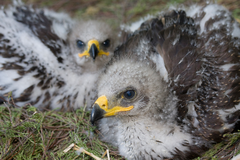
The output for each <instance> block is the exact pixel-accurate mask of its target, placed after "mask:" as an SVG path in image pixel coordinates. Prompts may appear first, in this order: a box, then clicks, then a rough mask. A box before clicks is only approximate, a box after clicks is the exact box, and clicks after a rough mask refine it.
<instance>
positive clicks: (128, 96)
mask: <svg viewBox="0 0 240 160" xmlns="http://www.w3.org/2000/svg"><path fill="white" fill-rule="evenodd" d="M135 94H136V92H135V91H134V90H127V91H125V92H124V93H123V96H124V98H126V99H132V98H134V97H135Z"/></svg>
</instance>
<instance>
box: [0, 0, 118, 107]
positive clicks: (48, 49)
mask: <svg viewBox="0 0 240 160" xmlns="http://www.w3.org/2000/svg"><path fill="white" fill-rule="evenodd" d="M0 19H1V21H0V68H1V71H0V76H1V79H0V86H1V90H0V95H1V97H4V96H6V94H8V93H9V92H12V96H13V98H14V101H15V103H16V104H17V105H19V106H22V105H24V104H26V103H31V104H32V105H34V106H35V107H38V108H40V109H70V108H74V109H76V108H78V107H80V106H85V105H87V106H90V105H91V103H92V99H93V98H95V96H96V89H95V84H96V81H97V78H98V76H99V73H101V71H102V69H103V68H104V66H105V65H106V63H107V62H108V61H109V60H110V58H111V57H112V55H113V50H114V48H115V47H116V44H117V43H118V42H117V37H116V36H115V34H114V33H113V31H112V30H111V28H110V27H109V26H108V25H107V24H105V23H104V22H99V21H94V20H89V21H80V22H78V21H75V20H73V19H71V18H70V17H69V16H68V15H67V14H65V13H56V12H53V11H50V10H47V9H33V8H31V7H28V6H23V5H19V4H16V5H14V6H10V7H8V8H1V9H0ZM91 40H94V42H91V44H90V41H91ZM95 40H96V41H97V42H96V41H95ZM93 43H94V45H95V46H93V45H92V44H93ZM90 47H91V48H90ZM90 52H91V53H92V52H94V53H93V54H90ZM100 52H101V53H104V54H106V55H100ZM81 53H85V55H84V56H82V57H80V54H81Z"/></svg>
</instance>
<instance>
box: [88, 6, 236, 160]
mask: <svg viewBox="0 0 240 160" xmlns="http://www.w3.org/2000/svg"><path fill="white" fill-rule="evenodd" d="M190 9H192V10H191V11H190V10H187V11H186V12H185V11H183V10H174V11H172V12H169V11H168V12H164V13H161V14H160V15H159V16H158V17H157V18H153V19H151V20H148V21H146V22H144V23H143V24H142V25H141V26H140V28H139V30H137V31H136V32H134V33H133V34H132V36H131V37H130V38H129V39H128V40H127V42H126V43H124V44H123V45H122V46H120V47H119V48H118V50H116V52H115V54H114V56H113V59H112V60H111V61H110V62H109V64H108V65H107V67H106V69H105V71H104V73H103V74H102V75H101V77H100V78H99V81H98V96H99V98H98V99H97V100H96V101H95V104H94V105H93V110H92V114H91V120H92V123H94V122H95V121H97V120H99V121H98V122H97V125H98V127H99V130H100V132H101V138H102V140H103V141H106V142H109V143H111V144H113V145H115V146H117V147H118V148H119V152H120V154H121V155H123V156H124V157H126V158H127V159H174V160H175V159H191V158H195V157H197V156H199V155H200V154H202V153H203V152H204V151H206V149H208V148H210V147H211V145H212V144H213V143H216V142H219V141H221V140H222V138H223V134H225V133H228V132H231V131H232V130H233V129H234V127H235V125H236V123H237V122H238V119H239V115H240V104H239V98H240V94H239V90H240V86H239V82H240V75H239V69H240V65H239V60H240V59H239V57H240V56H239V55H240V39H239V34H240V32H239V28H240V27H239V24H238V23H237V22H236V21H235V20H234V19H233V18H232V17H231V15H230V14H229V12H228V11H227V10H226V9H224V8H223V7H222V6H219V5H215V4H210V5H206V6H202V7H201V6H194V7H193V8H190ZM210 11H211V12H212V13H211V14H210V13H208V12H210ZM186 13H187V14H186ZM188 14H189V15H190V17H189V15H188ZM209 14H210V15H209ZM105 117H106V118H105Z"/></svg>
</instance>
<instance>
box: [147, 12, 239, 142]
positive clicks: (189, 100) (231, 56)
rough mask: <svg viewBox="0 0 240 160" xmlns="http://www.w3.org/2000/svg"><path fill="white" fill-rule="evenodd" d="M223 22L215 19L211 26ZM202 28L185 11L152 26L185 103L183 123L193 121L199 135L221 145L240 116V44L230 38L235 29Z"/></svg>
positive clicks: (180, 112)
mask: <svg viewBox="0 0 240 160" xmlns="http://www.w3.org/2000/svg"><path fill="white" fill-rule="evenodd" d="M202 18H204V16H203V17H202ZM218 20H219V19H216V20H213V19H209V20H208V21H207V22H206V24H207V25H205V26H206V27H208V28H209V26H213V24H216V23H217V22H218ZM198 21H199V20H198ZM234 23H235V21H232V26H234ZM211 24H212V25H211ZM199 25H201V23H199V24H195V23H194V20H193V19H192V18H190V17H187V16H186V13H185V12H184V11H173V12H172V13H170V14H166V15H164V16H160V17H159V20H158V19H155V20H152V22H151V27H153V29H152V34H151V37H153V38H152V44H153V45H154V46H156V50H157V52H158V53H159V54H160V56H161V57H162V58H163V61H164V65H165V67H166V70H167V72H168V76H169V80H170V81H169V85H170V86H171V87H173V91H174V93H175V94H176V95H177V96H178V98H179V100H180V101H179V103H178V105H177V107H178V117H177V121H178V123H179V124H181V123H191V124H192V127H193V128H194V129H195V131H194V132H195V134H197V135H200V136H203V137H205V138H206V139H209V140H214V141H219V139H220V138H221V136H222V135H223V134H224V133H226V132H229V131H231V130H232V129H233V128H234V127H233V126H234V124H235V123H236V121H237V120H238V117H239V112H240V111H239V109H240V107H239V92H238V91H239V87H240V86H239V80H240V78H239V74H240V73H239V69H240V68H239V67H240V65H239V53H240V47H239V42H240V40H239V39H238V38H236V37H233V36H231V34H229V33H232V32H233V30H234V28H232V30H230V31H229V30H228V29H226V28H225V27H226V26H225V25H218V28H214V27H213V28H212V29H211V30H208V29H206V32H202V33H201V34H200V31H199V29H198V28H200V26H199Z"/></svg>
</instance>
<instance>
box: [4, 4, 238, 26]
mask: <svg viewBox="0 0 240 160" xmlns="http://www.w3.org/2000/svg"><path fill="white" fill-rule="evenodd" d="M22 2H24V3H26V4H30V5H33V6H34V7H38V8H39V7H40V8H44V7H46V8H49V9H52V10H54V11H63V12H66V13H68V14H70V15H71V16H72V17H74V18H77V19H100V20H104V21H107V23H109V24H110V25H111V26H113V27H114V28H117V27H118V26H119V24H126V23H131V22H134V21H136V20H138V19H140V18H141V17H144V16H145V15H147V14H154V13H156V12H159V11H161V10H164V9H166V8H168V7H169V6H171V5H185V6H189V5H192V4H196V3H197V4H206V2H208V1H206V0H22ZM211 2H213V1H211ZM214 2H216V3H218V4H221V5H223V6H225V7H226V8H228V9H229V10H230V11H231V12H232V15H233V16H234V18H235V19H237V20H238V21H239V22H240V0H216V1H214ZM11 3H12V1H11V0H0V5H2V6H7V5H9V4H11Z"/></svg>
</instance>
